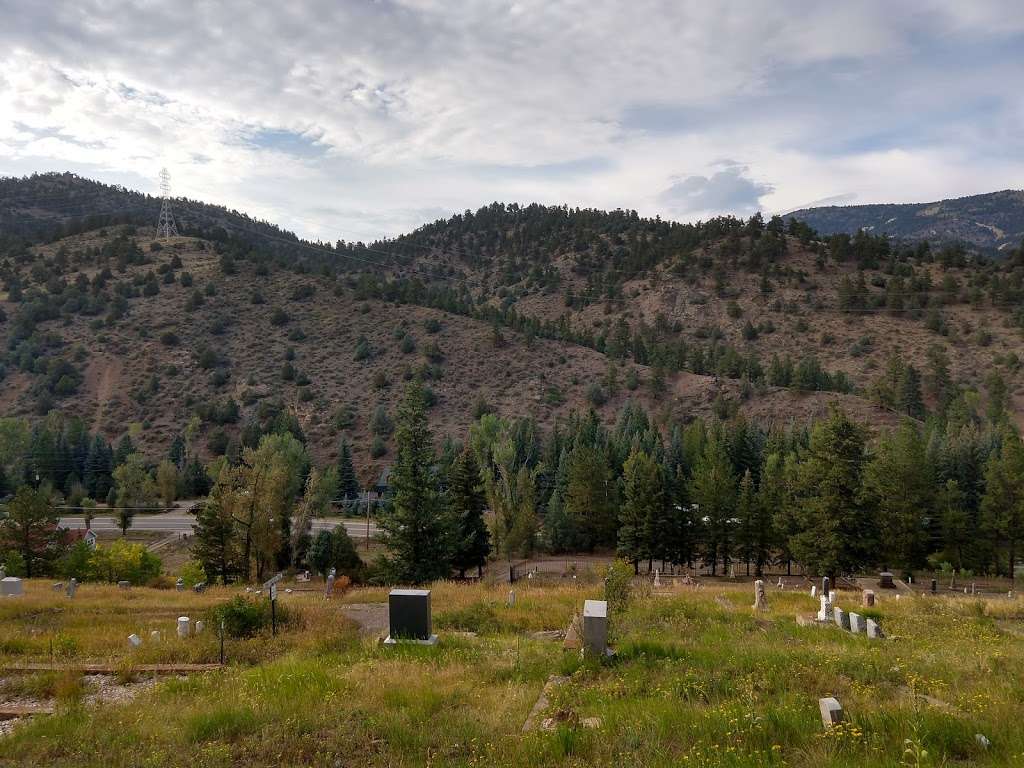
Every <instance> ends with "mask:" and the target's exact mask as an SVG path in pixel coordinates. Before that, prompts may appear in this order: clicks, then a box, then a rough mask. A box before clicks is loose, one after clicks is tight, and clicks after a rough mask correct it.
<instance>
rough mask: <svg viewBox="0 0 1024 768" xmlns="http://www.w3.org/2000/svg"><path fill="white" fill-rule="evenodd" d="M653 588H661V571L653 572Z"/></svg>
mask: <svg viewBox="0 0 1024 768" xmlns="http://www.w3.org/2000/svg"><path fill="white" fill-rule="evenodd" d="M654 586H655V587H660V586H661V571H659V570H657V569H656V570H655V571H654Z"/></svg>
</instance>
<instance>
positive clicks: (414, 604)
mask: <svg viewBox="0 0 1024 768" xmlns="http://www.w3.org/2000/svg"><path fill="white" fill-rule="evenodd" d="M402 640H411V641H413V642H417V643H421V644H424V645H434V644H435V643H436V642H437V635H435V634H433V633H432V632H431V619H430V590H429V589H392V590H391V592H390V594H389V595H388V637H387V639H386V640H385V641H384V642H385V643H386V644H388V645H391V644H393V643H397V642H399V641H402Z"/></svg>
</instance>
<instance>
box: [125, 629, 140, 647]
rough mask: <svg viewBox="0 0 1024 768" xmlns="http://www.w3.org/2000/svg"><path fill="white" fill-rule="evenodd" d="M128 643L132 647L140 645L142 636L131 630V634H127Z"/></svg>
mask: <svg viewBox="0 0 1024 768" xmlns="http://www.w3.org/2000/svg"><path fill="white" fill-rule="evenodd" d="M128 645H130V646H131V647H132V648H138V647H139V646H140V645H142V638H141V637H139V636H138V635H136V634H135V633H134V632H133V633H132V634H130V635H128Z"/></svg>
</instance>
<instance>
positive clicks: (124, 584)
mask: <svg viewBox="0 0 1024 768" xmlns="http://www.w3.org/2000/svg"><path fill="white" fill-rule="evenodd" d="M117 588H118V589H131V588H132V583H131V582H130V581H119V582H117Z"/></svg>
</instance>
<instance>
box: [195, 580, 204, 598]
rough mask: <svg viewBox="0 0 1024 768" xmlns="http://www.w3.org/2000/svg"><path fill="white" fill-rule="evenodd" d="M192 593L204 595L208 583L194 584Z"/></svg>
mask: <svg viewBox="0 0 1024 768" xmlns="http://www.w3.org/2000/svg"><path fill="white" fill-rule="evenodd" d="M192 591H193V592H195V593H196V594H197V595H201V594H203V592H205V591H206V582H205V581H200V582H199V583H198V584H194V585H193V586H192Z"/></svg>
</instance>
